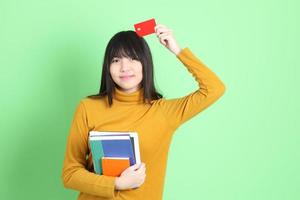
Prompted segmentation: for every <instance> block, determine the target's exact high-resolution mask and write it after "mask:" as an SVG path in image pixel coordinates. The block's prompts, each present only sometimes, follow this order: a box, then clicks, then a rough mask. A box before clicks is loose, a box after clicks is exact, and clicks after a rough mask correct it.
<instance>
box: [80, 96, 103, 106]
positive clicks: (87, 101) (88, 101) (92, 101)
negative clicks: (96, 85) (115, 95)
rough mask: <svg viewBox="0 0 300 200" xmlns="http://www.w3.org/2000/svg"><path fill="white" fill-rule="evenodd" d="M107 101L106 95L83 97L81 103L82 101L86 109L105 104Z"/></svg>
mask: <svg viewBox="0 0 300 200" xmlns="http://www.w3.org/2000/svg"><path fill="white" fill-rule="evenodd" d="M105 101H106V99H105V98H104V97H101V98H100V97H93V98H91V97H83V98H81V99H80V103H82V104H83V105H84V106H85V107H86V109H87V108H90V109H92V108H95V107H99V106H102V105H105Z"/></svg>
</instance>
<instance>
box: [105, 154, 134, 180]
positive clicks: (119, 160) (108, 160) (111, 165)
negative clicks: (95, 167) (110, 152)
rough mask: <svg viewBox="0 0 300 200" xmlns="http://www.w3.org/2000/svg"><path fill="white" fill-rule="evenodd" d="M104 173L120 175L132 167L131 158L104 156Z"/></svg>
mask: <svg viewBox="0 0 300 200" xmlns="http://www.w3.org/2000/svg"><path fill="white" fill-rule="evenodd" d="M101 160H102V169H103V175H107V176H120V175H121V173H122V172H123V171H124V170H125V169H127V168H128V167H130V162H129V158H128V157H127V158H124V157H102V159H101Z"/></svg>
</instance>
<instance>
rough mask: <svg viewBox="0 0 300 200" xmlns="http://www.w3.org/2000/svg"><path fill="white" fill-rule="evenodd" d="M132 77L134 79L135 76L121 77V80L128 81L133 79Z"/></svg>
mask: <svg viewBox="0 0 300 200" xmlns="http://www.w3.org/2000/svg"><path fill="white" fill-rule="evenodd" d="M132 77H134V75H131V76H120V78H121V80H123V81H127V80H129V79H131V78H132Z"/></svg>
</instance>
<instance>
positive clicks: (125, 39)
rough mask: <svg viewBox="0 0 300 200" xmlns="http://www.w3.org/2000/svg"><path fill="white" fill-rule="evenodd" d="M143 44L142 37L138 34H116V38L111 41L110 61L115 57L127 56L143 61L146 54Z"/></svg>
mask: <svg viewBox="0 0 300 200" xmlns="http://www.w3.org/2000/svg"><path fill="white" fill-rule="evenodd" d="M142 46H143V45H142V41H141V38H139V37H138V36H137V35H134V34H124V33H123V34H122V35H116V37H115V38H114V40H112V41H111V48H110V49H111V52H110V54H109V61H110V63H111V61H112V59H113V58H114V57H118V58H122V57H126V58H132V59H135V60H138V61H141V58H143V57H144V56H145V55H144V54H145V52H144V51H143V49H142Z"/></svg>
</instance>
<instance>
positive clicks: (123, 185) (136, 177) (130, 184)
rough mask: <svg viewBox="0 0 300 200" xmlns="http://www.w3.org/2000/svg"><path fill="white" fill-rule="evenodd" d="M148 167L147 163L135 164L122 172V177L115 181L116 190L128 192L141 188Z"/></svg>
mask: <svg viewBox="0 0 300 200" xmlns="http://www.w3.org/2000/svg"><path fill="white" fill-rule="evenodd" d="M145 172H146V167H145V163H141V164H140V165H138V164H135V165H132V166H130V167H128V168H127V169H126V170H124V172H122V174H121V176H120V177H117V178H116V180H115V189H116V190H128V189H133V188H137V187H139V186H141V185H142V184H143V183H144V181H145V177H146V173H145Z"/></svg>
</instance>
